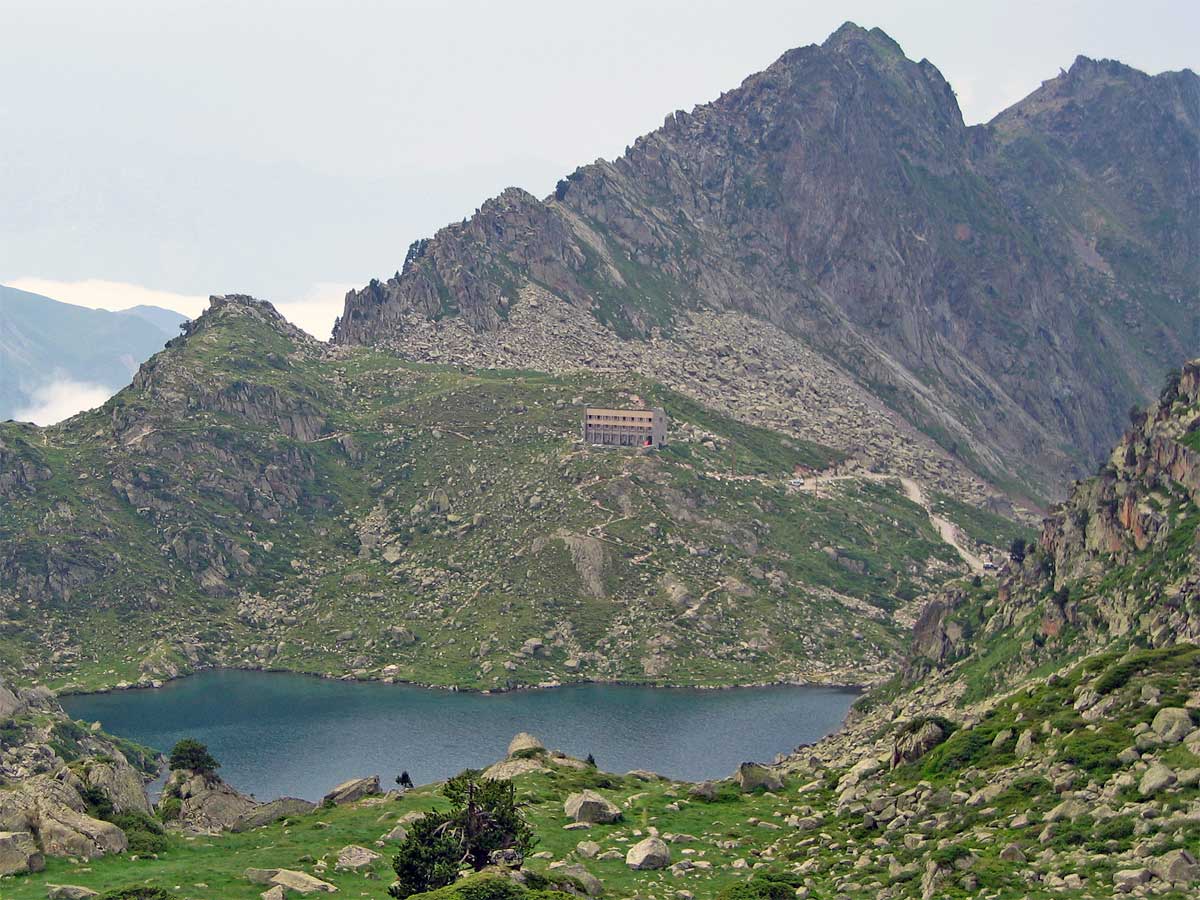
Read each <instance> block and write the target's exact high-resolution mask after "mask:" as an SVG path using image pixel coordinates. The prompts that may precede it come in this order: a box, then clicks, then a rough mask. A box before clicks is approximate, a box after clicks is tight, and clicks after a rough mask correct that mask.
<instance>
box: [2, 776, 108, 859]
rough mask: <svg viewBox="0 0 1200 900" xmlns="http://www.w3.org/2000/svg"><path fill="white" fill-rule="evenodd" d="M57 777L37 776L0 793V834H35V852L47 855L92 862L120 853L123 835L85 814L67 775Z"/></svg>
mask: <svg viewBox="0 0 1200 900" xmlns="http://www.w3.org/2000/svg"><path fill="white" fill-rule="evenodd" d="M61 774H62V776H63V777H61V778H56V777H53V776H50V775H37V776H34V777H32V778H28V779H25V780H23V781H20V782H17V783H16V784H15V785H14V788H13V789H12V790H8V791H0V831H5V832H17V833H28V834H31V835H36V836H37V848H38V850H39V851H40V852H41V853H44V854H45V855H47V856H76V857H80V858H83V859H94V858H96V857H98V856H103V855H105V854H106V853H121V852H124V850H125V848H126V846H127V842H126V839H125V834H124V832H122V831H121V829H120V828H118V827H117V826H116V825H113V824H112V823H111V822H105V821H101V820H100V819H96V818H93V817H92V816H90V815H88V814H87V812H86V809H87V807H86V804H85V803H84V801H83V799H82V797H80V795H79V792H78V791H77V790H76V788H75V787H74V786H73V784H72V779H71V777H70V773H69V772H62V773H61ZM75 784H78V782H77V781H76V782H75Z"/></svg>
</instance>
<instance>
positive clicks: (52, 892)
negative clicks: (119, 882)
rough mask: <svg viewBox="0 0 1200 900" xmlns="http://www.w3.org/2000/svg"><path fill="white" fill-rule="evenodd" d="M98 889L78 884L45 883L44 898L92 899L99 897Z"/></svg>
mask: <svg viewBox="0 0 1200 900" xmlns="http://www.w3.org/2000/svg"><path fill="white" fill-rule="evenodd" d="M99 896H100V893H99V892H98V891H93V890H92V889H91V888H86V887H81V886H80V885H78V884H47V885H46V900H92V898H94V897H99Z"/></svg>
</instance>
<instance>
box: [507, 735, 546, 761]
mask: <svg viewBox="0 0 1200 900" xmlns="http://www.w3.org/2000/svg"><path fill="white" fill-rule="evenodd" d="M545 749H546V745H545V744H543V743H542V742H541V741H540V740H538V739H537V738H536V737H534V736H533V735H532V734H529V733H528V732H526V731H522V732H520V733H518V734H517V735H515V736H514V737H513V739H512V740H511V741H509V742H508V755H509V756H510V757H512V756H516V755H518V754H532V753H538V752H540V751H544V750H545Z"/></svg>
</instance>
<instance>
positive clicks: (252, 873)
mask: <svg viewBox="0 0 1200 900" xmlns="http://www.w3.org/2000/svg"><path fill="white" fill-rule="evenodd" d="M243 874H244V875H245V876H246V880H247V881H248V882H250V883H251V884H270V883H271V879H272V878H274V877H275V876H276V875H278V874H279V870H278V869H247V870H246V871H245V872H244V873H243Z"/></svg>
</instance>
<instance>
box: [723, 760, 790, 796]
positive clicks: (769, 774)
mask: <svg viewBox="0 0 1200 900" xmlns="http://www.w3.org/2000/svg"><path fill="white" fill-rule="evenodd" d="M733 780H734V781H736V782H737V785H738V787H739V788H741V789H742V793H743V794H749V793H750V792H751V791H756V790H758V789H759V788H762V789H763V790H768V791H779V790H783V779H782V778H780V777H779V775H778V774H777V773H776V772H773V771H771V770H770V769H768V768H767V767H766V766H762V765H759V764H758V763H742V764H741V765H740V766H738V770H737V773H736V774H735V775H734V776H733Z"/></svg>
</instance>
